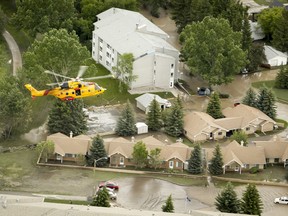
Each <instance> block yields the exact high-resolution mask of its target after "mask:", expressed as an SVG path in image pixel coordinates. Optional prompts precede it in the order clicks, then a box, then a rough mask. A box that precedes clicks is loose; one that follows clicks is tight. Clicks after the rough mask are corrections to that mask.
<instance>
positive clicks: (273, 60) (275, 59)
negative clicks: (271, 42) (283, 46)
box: [264, 45, 288, 67]
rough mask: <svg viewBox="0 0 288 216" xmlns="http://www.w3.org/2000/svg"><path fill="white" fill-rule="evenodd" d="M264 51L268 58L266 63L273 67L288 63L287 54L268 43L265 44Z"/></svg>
mask: <svg viewBox="0 0 288 216" xmlns="http://www.w3.org/2000/svg"><path fill="white" fill-rule="evenodd" d="M264 52H265V56H266V58H267V62H266V63H267V64H269V65H270V66H271V67H274V66H281V65H286V64H287V58H288V56H287V54H285V53H283V52H280V51H278V50H276V49H275V48H273V47H271V46H267V45H265V46H264Z"/></svg>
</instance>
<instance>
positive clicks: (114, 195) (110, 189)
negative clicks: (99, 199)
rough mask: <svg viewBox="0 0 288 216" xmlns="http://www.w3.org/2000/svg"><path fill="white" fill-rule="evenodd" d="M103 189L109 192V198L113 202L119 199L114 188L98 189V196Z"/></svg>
mask: <svg viewBox="0 0 288 216" xmlns="http://www.w3.org/2000/svg"><path fill="white" fill-rule="evenodd" d="M103 188H106V190H107V191H108V194H109V198H110V199H111V200H116V199H117V194H116V193H115V191H114V189H112V188H108V187H101V188H100V187H98V190H97V192H96V196H97V195H98V193H99V192H100V191H101V190H103Z"/></svg>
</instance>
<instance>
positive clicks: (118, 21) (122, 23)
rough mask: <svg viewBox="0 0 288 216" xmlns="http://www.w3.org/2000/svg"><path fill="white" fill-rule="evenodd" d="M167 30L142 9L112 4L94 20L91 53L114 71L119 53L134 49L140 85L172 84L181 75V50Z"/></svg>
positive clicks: (133, 86) (135, 65)
mask: <svg viewBox="0 0 288 216" xmlns="http://www.w3.org/2000/svg"><path fill="white" fill-rule="evenodd" d="M168 37H169V36H168V34H167V33H165V32H164V31H162V30H161V29H160V28H158V27H157V26H156V25H154V24H153V23H152V22H150V21H149V20H148V19H146V18H145V17H144V16H143V15H141V14H140V13H137V12H134V11H128V10H123V9H119V8H110V9H109V10H106V11H104V12H102V13H100V14H99V15H97V22H95V23H94V31H93V40H92V57H93V59H94V60H95V61H96V62H98V63H100V64H102V65H103V66H104V67H105V68H107V69H108V70H109V71H110V72H111V73H112V74H114V72H113V70H112V68H113V67H114V66H116V65H117V60H118V56H120V55H122V54H124V53H132V54H133V56H134V62H133V74H134V75H137V77H138V78H137V80H136V81H134V82H133V83H132V84H131V86H130V87H131V89H135V88H140V87H148V88H151V87H157V88H163V89H168V88H173V87H174V81H175V80H177V78H178V64H179V51H178V50H177V49H175V48H174V47H173V46H172V45H170V44H169V43H168V42H167V39H168Z"/></svg>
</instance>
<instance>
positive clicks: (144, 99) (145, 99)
mask: <svg viewBox="0 0 288 216" xmlns="http://www.w3.org/2000/svg"><path fill="white" fill-rule="evenodd" d="M154 98H155V99H156V101H157V102H158V103H159V104H165V103H166V101H167V100H166V99H163V98H161V97H160V96H159V95H156V94H150V93H146V94H142V95H141V96H139V97H137V98H136V101H137V102H139V103H141V104H142V105H143V106H144V107H145V108H147V107H149V105H150V103H151V102H152V101H153V100H154Z"/></svg>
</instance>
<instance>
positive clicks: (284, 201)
mask: <svg viewBox="0 0 288 216" xmlns="http://www.w3.org/2000/svg"><path fill="white" fill-rule="evenodd" d="M274 203H276V204H286V205H287V204H288V197H280V198H275V200H274Z"/></svg>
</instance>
